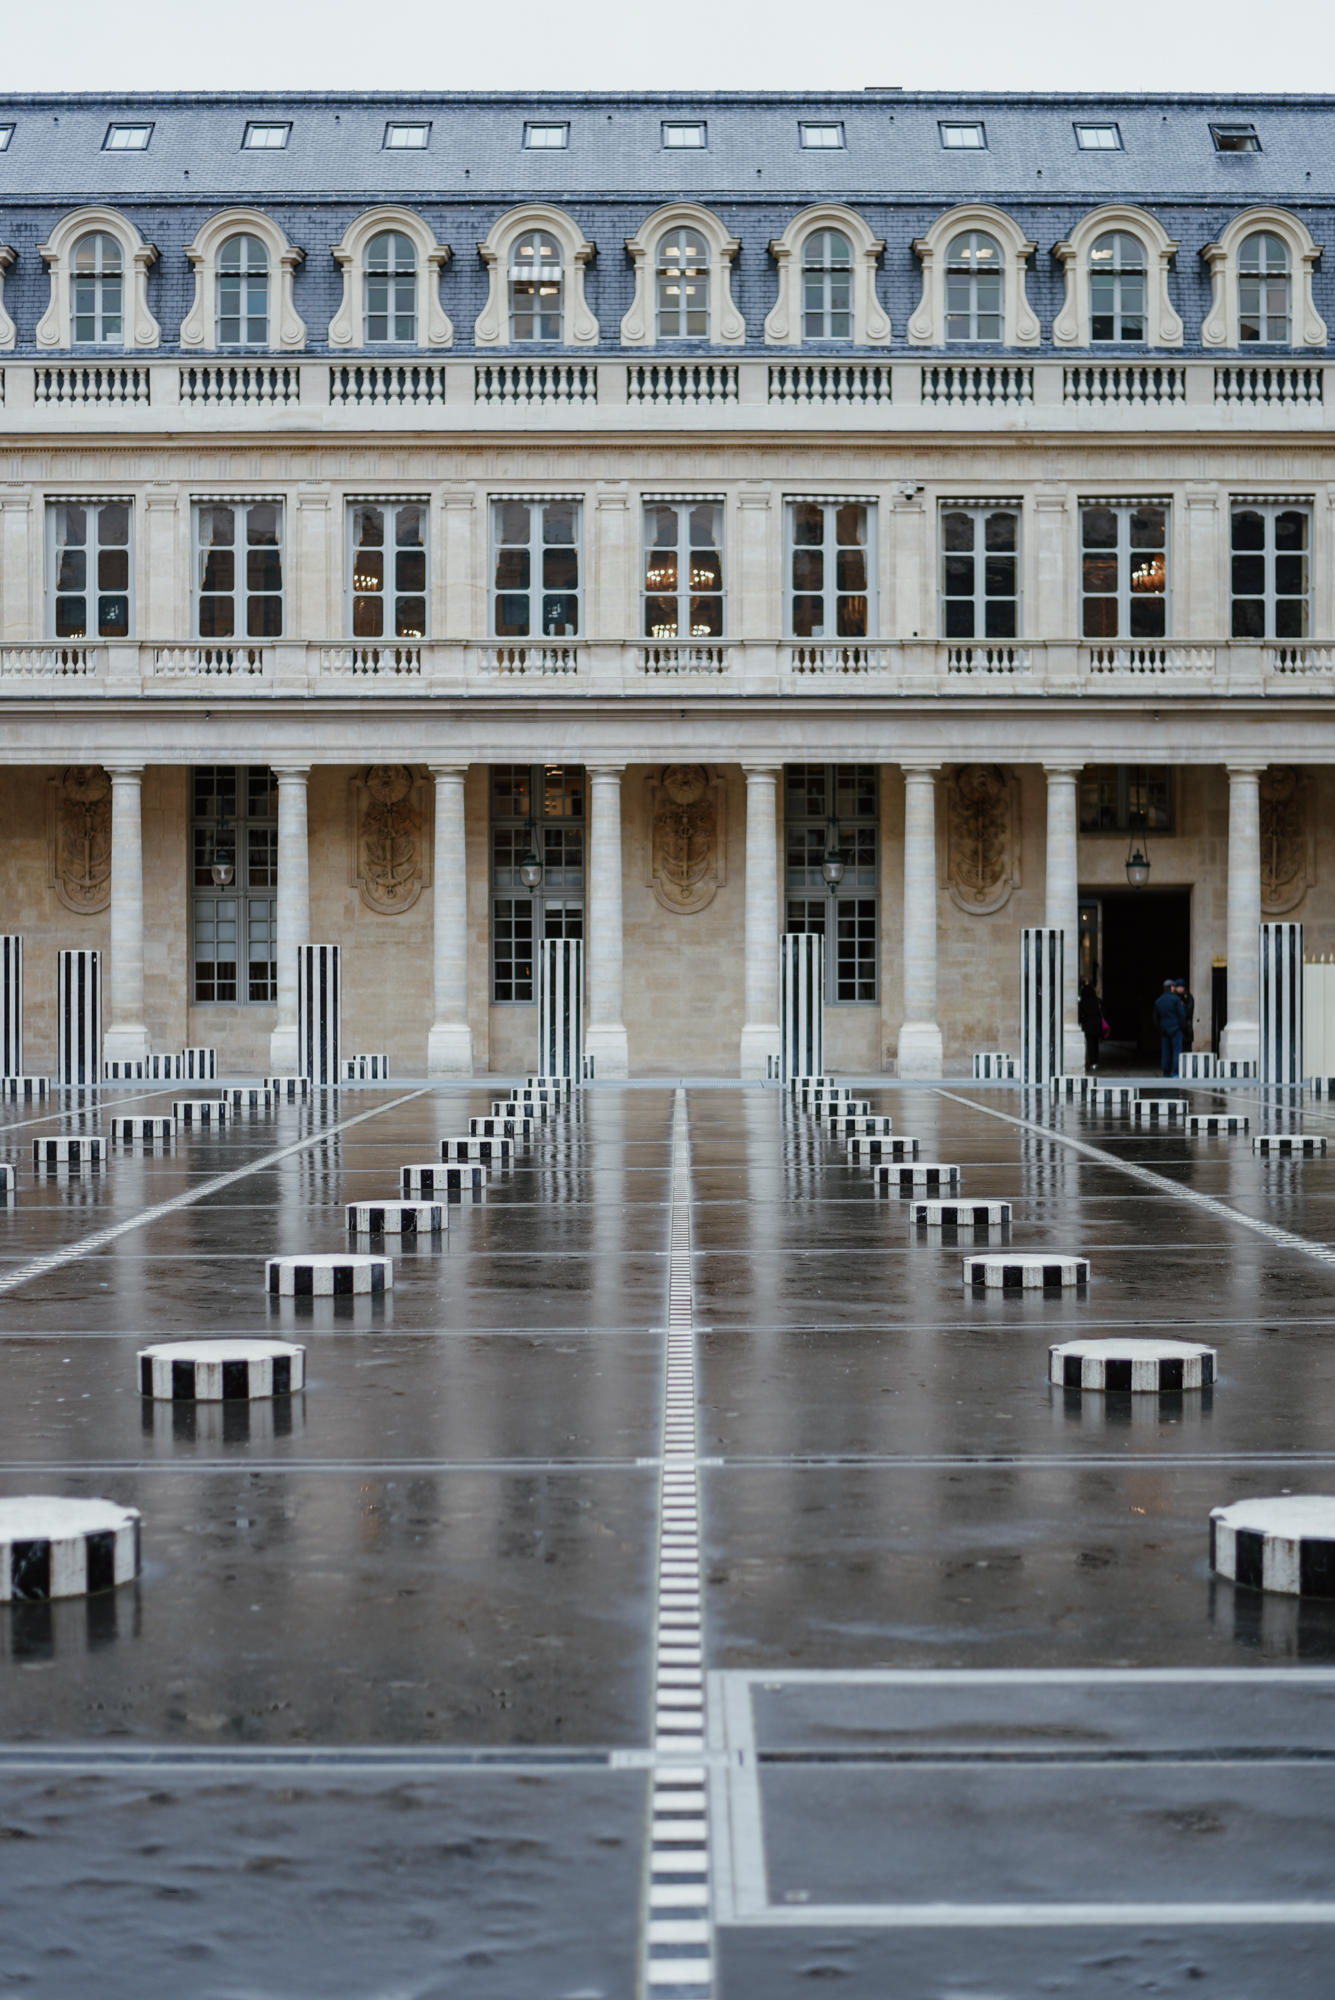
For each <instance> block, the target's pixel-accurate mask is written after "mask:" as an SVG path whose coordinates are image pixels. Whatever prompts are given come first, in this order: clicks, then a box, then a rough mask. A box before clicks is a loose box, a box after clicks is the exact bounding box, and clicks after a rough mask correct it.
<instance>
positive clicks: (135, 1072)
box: [104, 1056, 148, 1083]
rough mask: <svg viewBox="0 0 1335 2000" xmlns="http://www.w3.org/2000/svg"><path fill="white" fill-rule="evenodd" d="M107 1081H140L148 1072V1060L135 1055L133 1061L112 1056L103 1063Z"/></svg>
mask: <svg viewBox="0 0 1335 2000" xmlns="http://www.w3.org/2000/svg"><path fill="white" fill-rule="evenodd" d="M104 1068H105V1072H106V1079H107V1082H108V1083H142V1082H143V1080H144V1078H145V1076H146V1075H147V1074H148V1060H147V1058H146V1057H144V1056H136V1057H135V1058H134V1059H133V1061H129V1060H124V1059H119V1058H113V1060H112V1061H111V1062H109V1063H107V1064H105V1065H104Z"/></svg>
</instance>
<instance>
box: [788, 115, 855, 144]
mask: <svg viewBox="0 0 1335 2000" xmlns="http://www.w3.org/2000/svg"><path fill="white" fill-rule="evenodd" d="M797 129H798V132H799V134H800V135H801V139H802V144H803V146H804V147H807V148H809V149H810V150H811V151H812V152H828V151H837V149H838V148H839V147H841V146H842V145H843V143H844V126H843V120H842V119H840V120H837V121H835V122H833V123H831V124H825V125H814V124H811V125H807V124H801V125H799V126H798V128H797Z"/></svg>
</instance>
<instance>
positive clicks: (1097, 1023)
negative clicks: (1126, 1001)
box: [1075, 979, 1103, 1076]
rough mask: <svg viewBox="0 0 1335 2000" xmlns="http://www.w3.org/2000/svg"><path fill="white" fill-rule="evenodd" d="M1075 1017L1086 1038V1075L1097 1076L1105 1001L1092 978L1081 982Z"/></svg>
mask: <svg viewBox="0 0 1335 2000" xmlns="http://www.w3.org/2000/svg"><path fill="white" fill-rule="evenodd" d="M1075 1018H1076V1020H1077V1021H1078V1022H1079V1023H1080V1032H1081V1034H1082V1035H1083V1036H1084V1038H1085V1075H1086V1076H1096V1075H1097V1074H1098V1067H1099V1043H1100V1042H1101V1041H1102V1040H1103V1002H1102V1001H1101V1000H1100V998H1099V996H1098V990H1097V988H1096V987H1095V985H1094V983H1093V981H1092V980H1090V979H1082V980H1081V982H1080V999H1079V1002H1078V1004H1077V1006H1076V1010H1075Z"/></svg>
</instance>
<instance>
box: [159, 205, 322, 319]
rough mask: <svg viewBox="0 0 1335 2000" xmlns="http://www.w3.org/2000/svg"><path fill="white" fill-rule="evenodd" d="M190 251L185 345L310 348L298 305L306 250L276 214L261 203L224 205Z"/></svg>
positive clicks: (191, 246)
mask: <svg viewBox="0 0 1335 2000" xmlns="http://www.w3.org/2000/svg"><path fill="white" fill-rule="evenodd" d="M185 254H186V256H187V257H188V258H189V260H190V264H191V267H192V269H193V270H194V273H195V296H194V300H193V302H192V304H191V307H190V310H189V312H188V313H187V314H186V316H185V318H184V320H183V321H182V322H181V345H182V347H183V348H187V349H189V348H203V349H204V350H206V351H207V350H208V349H210V348H212V349H215V350H219V351H222V350H226V349H230V348H237V347H245V348H259V347H264V348H267V349H268V350H269V351H270V352H271V353H282V352H291V351H292V350H293V349H295V348H299V347H304V346H305V345H306V327H305V322H304V321H303V320H301V319H300V318H298V316H297V309H296V306H295V304H294V303H293V279H294V275H295V273H296V269H297V266H298V265H299V264H300V263H301V261H302V259H303V257H304V256H305V254H306V253H305V251H304V250H300V249H298V248H297V247H296V245H295V244H292V243H289V242H288V240H287V238H286V236H285V235H284V234H283V232H282V230H281V229H280V228H279V226H278V224H277V223H276V222H274V221H273V220H272V219H271V218H270V217H269V216H267V215H264V214H262V213H261V212H260V210H259V209H257V208H229V209H224V210H223V212H222V213H221V214H220V215H213V216H210V217H209V220H208V221H207V222H206V223H205V224H204V226H203V228H202V229H201V230H200V231H199V234H198V235H197V236H196V237H195V240H194V242H193V243H190V244H188V245H187V246H186V253H185ZM261 328H262V329H263V330H262V331H261Z"/></svg>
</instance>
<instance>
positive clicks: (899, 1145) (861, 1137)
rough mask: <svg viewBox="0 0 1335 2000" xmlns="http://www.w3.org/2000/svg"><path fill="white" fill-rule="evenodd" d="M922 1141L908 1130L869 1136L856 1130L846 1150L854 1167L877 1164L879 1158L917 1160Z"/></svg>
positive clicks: (850, 1163)
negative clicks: (912, 1135) (913, 1136)
mask: <svg viewBox="0 0 1335 2000" xmlns="http://www.w3.org/2000/svg"><path fill="white" fill-rule="evenodd" d="M920 1144H921V1141H920V1140H918V1139H914V1138H911V1137H910V1136H909V1134H908V1133H907V1132H900V1133H898V1134H894V1133H891V1134H889V1135H871V1136H868V1135H866V1134H864V1133H861V1132H855V1133H854V1134H853V1136H852V1137H851V1138H850V1139H849V1140H848V1143H847V1145H846V1146H845V1148H844V1150H845V1152H846V1153H847V1154H848V1162H849V1165H850V1166H853V1167H865V1166H867V1165H872V1166H875V1165H876V1163H877V1161H879V1160H916V1159H917V1157H918V1148H919V1146H920Z"/></svg>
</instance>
